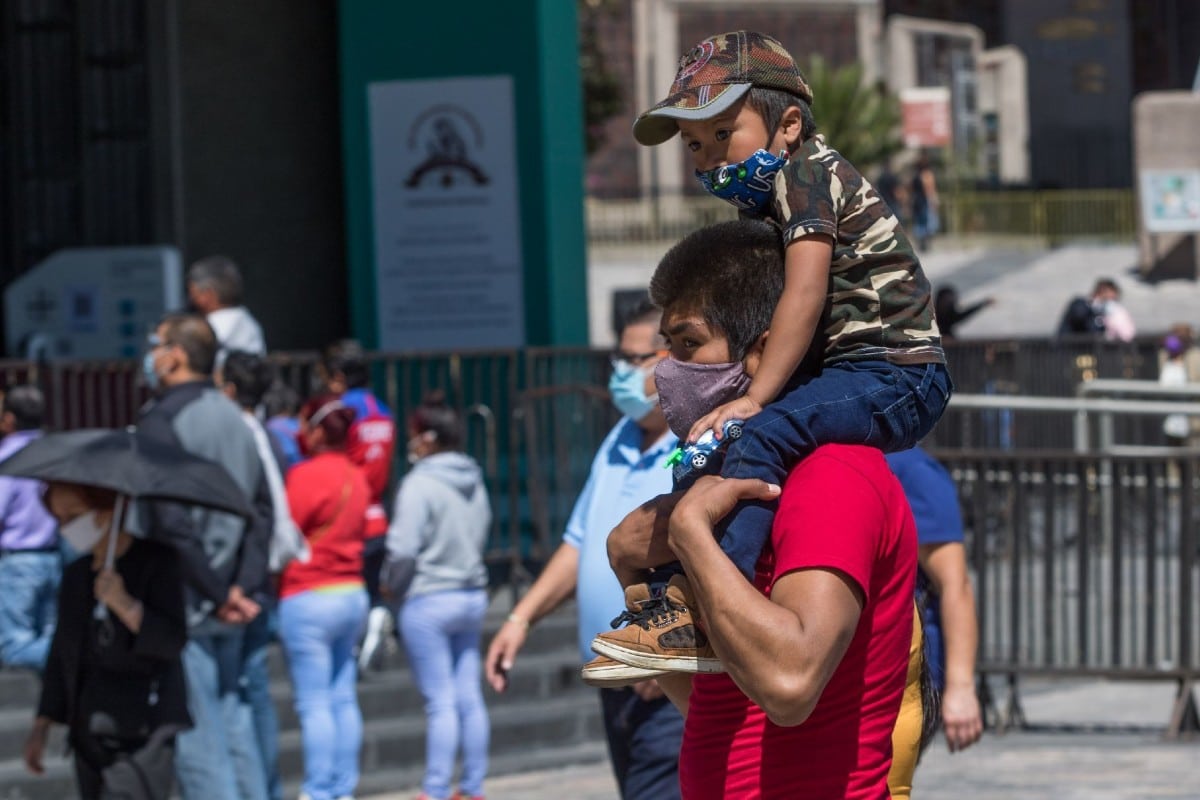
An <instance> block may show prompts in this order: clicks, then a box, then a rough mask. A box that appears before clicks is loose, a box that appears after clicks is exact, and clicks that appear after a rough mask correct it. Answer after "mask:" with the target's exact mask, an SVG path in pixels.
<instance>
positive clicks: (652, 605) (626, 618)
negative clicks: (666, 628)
mask: <svg viewBox="0 0 1200 800" xmlns="http://www.w3.org/2000/svg"><path fill="white" fill-rule="evenodd" d="M682 609H683V606H680V605H676V604H675V603H672V602H671V600H670V599H669V598H668V597H667V593H666V592H663V593H662V594H660V595H658V596H655V597H651V598H650V599H649V600H643V601H642V602H641V603H640V604H639V606H638V610H637V611H630V610H629V609H625V610H624V611H622V612H621V613H620V614H619V615H617V617H616V618H615V619H614V620H613V621H612V623H611V624H612V626H613V627H614V628H619V627H621V625H623V624H625V623H629V624H630V625H637V626H638V627H640V628H642V629H643V630H647V631H648V630H650V623H651V622H657V621H658V620H660V619H663V618H664V617H668V616H672V615H675V614H678V613H679V611H680V610H682Z"/></svg>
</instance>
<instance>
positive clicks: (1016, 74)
mask: <svg viewBox="0 0 1200 800" xmlns="http://www.w3.org/2000/svg"><path fill="white" fill-rule="evenodd" d="M977 63H978V65H979V111H980V113H981V114H987V113H989V112H995V114H996V118H997V121H998V123H999V131H998V135H997V141H998V147H999V160H1000V180H1001V182H1003V183H1026V182H1028V181H1029V92H1028V91H1027V89H1026V84H1025V82H1026V80H1027V77H1026V67H1025V55H1024V54H1023V53H1022V52H1021V51H1020V50H1018V49H1017V48H1015V47H1012V46H1011V45H1006V46H1004V47H996V48H993V49H991V50H984V51H983V52H982V53H980V54H979V60H978V62H977Z"/></svg>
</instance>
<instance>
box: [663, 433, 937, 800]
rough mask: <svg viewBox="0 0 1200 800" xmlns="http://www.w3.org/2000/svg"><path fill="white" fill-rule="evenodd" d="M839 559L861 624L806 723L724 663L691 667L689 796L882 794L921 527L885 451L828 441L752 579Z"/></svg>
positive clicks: (791, 496) (683, 765)
mask: <svg viewBox="0 0 1200 800" xmlns="http://www.w3.org/2000/svg"><path fill="white" fill-rule="evenodd" d="M812 567H816V568H824V569H834V570H837V571H839V572H842V573H844V574H845V575H847V576H848V577H850V578H851V579H852V580H853V581H854V582H855V583H857V584H858V586H859V588H860V589H861V590H862V593H863V596H864V598H865V602H864V605H863V610H862V615H861V617H860V618H859V622H858V628H857V629H856V630H855V632H854V638H853V640H852V641H851V642H850V647H849V649H848V650H847V651H846V655H845V656H844V657H843V658H842V661H841V663H840V664H839V665H838V668H837V670H836V671H835V672H834V674H833V677H832V678H831V679H830V681H829V684H828V685H827V686H826V687H825V691H824V692H823V693H822V694H821V699H820V700H819V701H818V703H817V706H816V709H815V710H814V711H813V713H812V715H811V716H810V717H809V718H808V719H807V720H806V721H805V722H804V723H803V724H802V725H797V726H794V727H790V728H781V727H779V726H777V725H775V724H773V723H772V722H770V721H769V720H768V719H767V716H766V714H765V713H764V712H763V710H762V709H761V708H759V707H758V706H756V705H755V704H754V703H753V702H751V701H750V700H749V699H748V698H747V697H746V696H745V695H744V694H743V693H742V691H741V690H740V689H739V688H738V687H737V685H736V684H735V683H734V682H733V680H732V679H731V678H730V677H729V676H728V675H697V676H695V678H694V680H693V683H692V694H691V700H690V705H689V709H688V717H687V725H686V727H685V729H684V736H683V747H682V750H681V752H680V757H679V780H680V784H681V786H682V789H683V797H684V798H685V799H686V800H706V799H707V798H712V800H730V799H731V798H738V799H739V800H753V799H756V798H763V799H764V800H768V799H769V798H781V799H782V798H787V800H792V799H793V798H800V797H802V798H805V800H823V799H824V798H830V799H831V800H832V798H837V800H842V798H853V799H854V800H886V798H887V797H888V788H887V776H888V767H889V765H890V764H891V759H892V727H893V726H894V725H895V722H896V714H897V712H898V711H899V709H900V699H901V696H902V695H903V693H904V681H905V673H906V671H907V668H908V650H909V645H910V643H911V640H912V613H913V602H912V597H913V581H914V577H915V576H916V571H917V533H916V528H915V526H914V525H913V521H912V514H911V513H910V512H909V509H908V503H907V501H905V499H904V492H903V490H902V489H901V487H900V483H899V482H898V481H897V480H896V478H895V476H894V475H893V474H892V471H891V470H890V469H888V466H887V463H886V462H885V461H884V459H883V454H882V453H880V452H879V451H878V450H875V449H873V448H869V447H859V446H850V445H825V446H823V447H820V448H818V449H817V450H816V451H815V452H814V453H813V454H812V455H810V456H809V457H808V458H806V459H804V460H803V461H802V462H800V464H799V465H798V466H797V467H796V468H795V469H794V470H793V471H792V474H791V475H790V476H789V478H788V480H787V482H786V484H785V485H784V489H783V496H782V497H781V499H780V502H779V512H778V513H777V514H776V517H775V526H774V529H773V531H772V534H771V543H770V544H769V545H768V547H767V549H766V550H764V552H763V557H762V559H761V560H760V561H759V568H758V574H757V576H756V579H755V585H756V586H757V587H758V588H759V589H760V590H762V592H763V593H764V594H766V595H768V596H769V595H770V587H771V585H772V584H773V583H774V580H775V578H776V577H777V576H782V575H785V574H786V573H788V572H791V571H793V570H797V569H805V568H812Z"/></svg>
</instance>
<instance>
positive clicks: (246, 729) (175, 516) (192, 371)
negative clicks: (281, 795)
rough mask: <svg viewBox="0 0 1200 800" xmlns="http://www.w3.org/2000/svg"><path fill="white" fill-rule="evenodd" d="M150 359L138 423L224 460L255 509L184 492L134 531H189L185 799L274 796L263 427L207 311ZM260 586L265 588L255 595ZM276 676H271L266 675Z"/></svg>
mask: <svg viewBox="0 0 1200 800" xmlns="http://www.w3.org/2000/svg"><path fill="white" fill-rule="evenodd" d="M148 345H149V347H148V349H147V351H146V355H145V360H144V361H143V370H144V373H145V379H146V382H147V384H148V385H149V386H150V387H151V389H152V390H153V391H154V393H155V396H154V399H153V400H151V401H150V403H148V404H147V405H146V406H145V407H144V408H143V409H142V412H141V415H140V417H139V419H138V430H139V431H140V432H141V433H142V434H144V435H146V436H148V437H150V438H153V439H156V440H158V441H162V442H165V443H168V444H174V445H177V446H179V447H182V448H183V449H184V450H186V451H188V452H189V453H193V454H194V455H198V456H202V457H204V458H207V459H209V460H210V461H215V462H217V463H218V464H220V465H221V466H222V467H224V468H225V469H226V470H227V471H228V472H229V474H230V476H231V477H232V478H233V479H234V481H236V482H237V484H238V486H240V487H241V489H242V491H243V492H245V496H246V500H247V502H248V503H249V504H250V505H251V507H252V508H253V510H254V514H253V516H252V518H251V519H250V520H248V521H247V520H244V519H242V518H241V517H238V516H234V515H232V514H226V513H222V512H216V511H207V510H201V509H198V508H186V507H184V506H180V505H178V504H176V503H138V504H135V505H134V507H133V509H132V511H133V515H132V517H133V518H132V520H131V523H130V532H131V533H132V532H139V533H143V534H144V533H146V532H147V531H149V530H150V529H151V528H153V529H156V530H158V531H160V532H161V533H162V536H163V537H164V538H168V539H170V540H171V541H173V542H178V543H180V548H179V549H180V554H181V556H182V558H181V565H182V570H183V575H184V579H185V580H186V581H187V592H186V595H185V602H186V615H187V623H188V641H187V644H186V645H185V646H184V648H183V670H184V674H185V676H186V678H187V681H186V683H187V700H188V708H189V709H190V710H191V712H192V717H193V719H194V721H195V726H194V727H193V728H191V729H190V730H187V731H184V732H183V733H181V734H180V735H179V737H178V739H177V740H176V750H175V772H176V777H177V778H178V780H179V790H180V794H181V795H182V796H183V798H184V800H197V798H203V800H227V799H228V800H268V795H267V783H266V777H265V776H266V770H265V768H264V767H263V763H262V756H261V754H260V752H259V745H258V741H257V736H256V731H255V729H254V725H253V718H252V715H251V712H250V707H249V705H248V704H247V703H246V702H245V689H246V686H247V683H248V682H250V681H251V680H254V679H255V678H254V676H253V675H252V674H247V673H246V672H245V671H244V668H245V666H246V661H245V658H244V655H245V640H246V629H247V625H248V624H249V623H251V622H253V621H254V620H255V619H256V618H257V616H258V614H259V612H260V611H261V605H260V600H261V599H262V597H263V593H264V592H265V591H266V590H267V588H268V587H267V557H268V550H269V547H270V541H271V532H272V530H273V528H274V507H273V506H272V504H271V493H270V489H269V488H268V486H267V481H266V477H265V474H264V472H263V467H262V461H261V460H260V458H259V455H258V447H257V446H256V445H255V442H254V436H253V434H251V432H250V429H249V428H247V427H246V425H245V423H244V422H243V421H242V412H241V410H240V409H239V408H238V407H237V406H236V405H235V404H234V403H233V401H231V400H230V399H229V398H228V397H226V396H225V395H223V394H221V392H219V391H218V390H217V389H216V387H215V386H214V385H213V370H214V367H215V365H216V360H217V352H218V349H219V344H218V341H217V336H216V334H215V333H214V332H213V329H212V327H211V326H210V325H209V323H208V322H207V321H206V320H205V319H204V317H202V316H199V315H197V314H183V313H171V314H167V315H166V316H164V317H163V318H162V320H161V321H160V322H159V324H158V327H157V328H156V329H155V331H154V334H153V335H152V336H151V337H150V340H149V342H148ZM256 598H258V599H256ZM263 677H265V676H263Z"/></svg>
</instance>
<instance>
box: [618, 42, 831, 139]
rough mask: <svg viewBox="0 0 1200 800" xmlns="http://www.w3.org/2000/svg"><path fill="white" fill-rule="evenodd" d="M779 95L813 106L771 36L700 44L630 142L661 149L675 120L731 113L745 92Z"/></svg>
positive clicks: (788, 57)
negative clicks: (766, 91) (755, 89)
mask: <svg viewBox="0 0 1200 800" xmlns="http://www.w3.org/2000/svg"><path fill="white" fill-rule="evenodd" d="M752 86H758V87H761V88H764V89H782V90H783V91H785V92H791V93H792V94H794V95H797V96H799V97H801V98H802V99H804V100H805V101H806V102H808V103H812V99H813V98H812V90H811V89H809V88H808V81H806V80H805V79H804V76H803V75H801V74H800V68H799V67H797V66H796V61H795V59H793V58H792V56H791V54H790V53H788V51H787V50H786V49H784V47H783V45H781V44H780V43H779V42H777V41H776V40H775V39H772V38H771V37H770V36H767V35H766V34H762V33H755V32H754V31H733V32H731V33H721V34H717V35H716V36H713V37H710V38H708V39H705V40H704V41H703V42H701V43H700V44H698V45H696V46H695V47H693V48H692V49H691V51H690V52H689V53H687V54H686V55H685V56H684V57H683V58H681V59H680V60H679V72H678V73H677V74H676V75H675V83H673V84H671V92H670V94H668V95H667V99H666V100H663V101H662V102H661V103H659V104H658V105H656V106H654V107H653V108H651V109H650V110H649V111H646V112H644V113H643V114H642V115H641V116H639V117H638V118H637V120H636V121H635V122H634V123H633V138H635V139H637V140H638V142H640V143H641V144H645V145H655V144H662V143H663V142H665V141H666V140H667V139H670V138H671V137H672V136H674V135H675V134H676V133H677V132H678V131H679V124H678V122H677V120H681V119H695V120H704V119H710V118H712V117H714V116H716V115H717V114H720V113H722V112H723V111H726V110H727V109H729V108H731V107H732V106H733V105H734V103H736V102H737V101H738V100H740V99H741V98H742V97H743V96H744V95H745V94H746V92H748V91H750V87H752Z"/></svg>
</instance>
